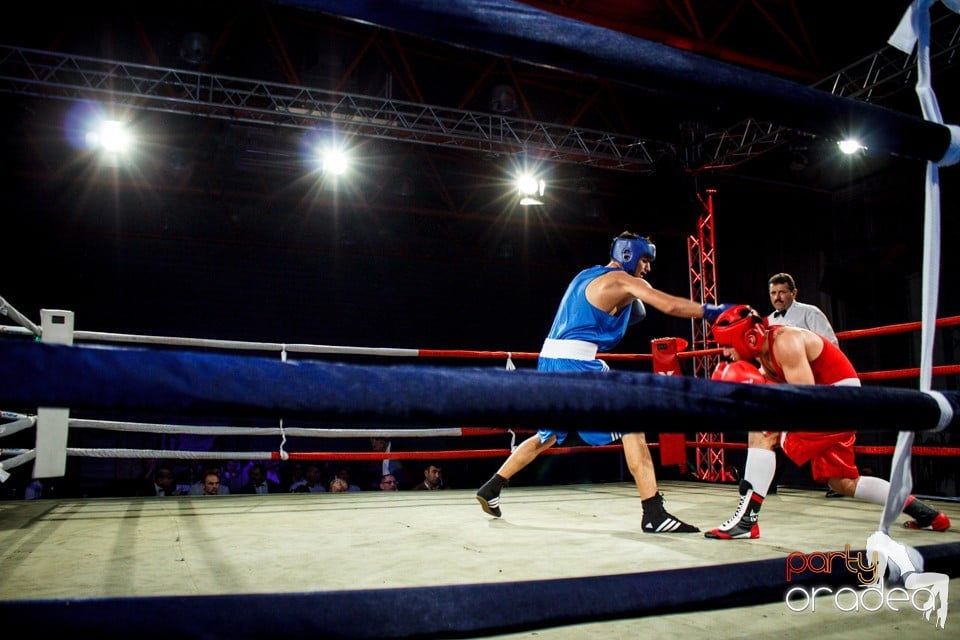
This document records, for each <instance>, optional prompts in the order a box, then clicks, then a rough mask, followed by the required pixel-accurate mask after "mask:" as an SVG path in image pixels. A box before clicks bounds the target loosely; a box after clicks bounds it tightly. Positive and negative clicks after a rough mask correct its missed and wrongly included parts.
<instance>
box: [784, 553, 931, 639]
mask: <svg viewBox="0 0 960 640" xmlns="http://www.w3.org/2000/svg"><path fill="white" fill-rule="evenodd" d="M893 544H894V545H897V543H893ZM898 546H899V547H903V545H898ZM896 551H897V550H894V556H893V557H891V555H888V554H887V553H885V552H884V550H883V549H880V550H878V549H876V548H874V549H871V545H869V544H868V546H867V550H866V551H851V549H850V545H849V544H848V545H846V546H845V547H844V550H843V551H816V552H813V553H801V552H798V551H795V552H793V553H791V554H790V555H788V556H787V561H786V573H787V582H788V583H790V582H791V581H793V580H794V578H796V577H798V576H801V575H804V576H806V575H818V574H820V575H831V576H833V575H837V574H841V575H842V573H843V572H846V573H848V574H849V575H850V576H851V578H854V579H855V580H856V586H855V587H853V586H841V587H834V586H826V585H823V586H806V585H804V586H800V585H798V586H793V587H790V588H789V589H788V590H787V592H786V595H785V597H784V602H785V603H786V605H787V607H788V608H789V609H790V610H791V611H793V612H796V613H802V612H809V613H814V612H815V611H816V610H817V608H818V607H820V608H821V609H822V608H823V607H835V608H836V609H837V610H839V611H843V612H851V613H856V612H860V611H865V612H868V613H869V612H876V611H880V610H882V609H888V610H890V611H898V612H899V611H903V610H908V611H909V610H913V611H916V612H918V613H920V614H921V615H922V616H923V618H924V619H925V620H926V621H928V622H932V623H933V624H934V625H935V626H936V627H937V628H939V629H943V628H945V627H946V623H947V608H948V600H949V598H948V588H949V583H950V576H948V575H945V574H942V573H931V572H923V571H917V570H916V568H917V566H918V565H919V566H920V567H921V568H922V559H921V558H919V554H916V555H915V556H914V557H913V558H910V559H907V560H905V561H904V558H901V557H897V555H896ZM897 560H901V562H900V563H897ZM917 560H919V562H917ZM904 565H906V566H904ZM903 569H906V570H903ZM888 574H889V577H890V579H889V580H886V579H885V576H887V575H888ZM934 611H936V617H935V618H934V619H933V620H932V621H931V615H932V614H933V612H934Z"/></svg>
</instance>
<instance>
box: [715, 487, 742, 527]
mask: <svg viewBox="0 0 960 640" xmlns="http://www.w3.org/2000/svg"><path fill="white" fill-rule="evenodd" d="M746 499H747V495H742V496H740V504H738V505H737V510H736V511H734V512H733V515H732V516H730V518H728V519H727V521H726V522H724V523H723V524H722V525H720V528H721V529H723V530H727V529H729V528H730V527H732V526H733V525H735V524H737V523H738V522H740V519H741V518H743V514H742V513H740V511H741V510H742V509H743V501H744V500H746Z"/></svg>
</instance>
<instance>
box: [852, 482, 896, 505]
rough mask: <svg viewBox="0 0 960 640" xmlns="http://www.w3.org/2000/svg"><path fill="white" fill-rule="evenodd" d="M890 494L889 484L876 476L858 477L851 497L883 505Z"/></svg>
mask: <svg viewBox="0 0 960 640" xmlns="http://www.w3.org/2000/svg"><path fill="white" fill-rule="evenodd" d="M888 493H890V483H889V482H887V481H886V480H884V479H883V478H878V477H876V476H860V477H859V478H858V479H857V488H856V490H855V491H854V492H853V497H854V498H856V499H857V500H865V501H867V502H872V503H873V504H884V503H885V502H886V501H887V494H888Z"/></svg>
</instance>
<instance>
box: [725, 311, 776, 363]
mask: <svg viewBox="0 0 960 640" xmlns="http://www.w3.org/2000/svg"><path fill="white" fill-rule="evenodd" d="M766 329H767V320H766V318H763V317H761V316H760V314H759V313H757V312H756V311H754V310H753V308H752V307H750V306H749V305H745V304H738V305H734V306H732V307H730V308H729V309H727V310H726V311H724V312H723V313H721V314H720V315H719V316H718V317H717V321H716V322H714V323H713V328H712V332H713V339H714V340H716V341H717V344H718V345H720V346H721V347H733V349H734V350H735V351H736V352H737V354H738V355H739V356H740V357H741V358H743V359H744V360H754V359H756V357H757V355H758V354H759V353H760V348H761V347H762V346H763V340H764V338H765V337H766Z"/></svg>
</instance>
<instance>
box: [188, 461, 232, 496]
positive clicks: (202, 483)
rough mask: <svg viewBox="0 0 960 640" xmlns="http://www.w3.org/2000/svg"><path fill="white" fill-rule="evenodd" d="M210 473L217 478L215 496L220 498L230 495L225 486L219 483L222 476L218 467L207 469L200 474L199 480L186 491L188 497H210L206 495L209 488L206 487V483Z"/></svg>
mask: <svg viewBox="0 0 960 640" xmlns="http://www.w3.org/2000/svg"><path fill="white" fill-rule="evenodd" d="M211 473H212V474H214V475H216V476H217V495H221V496H226V495H230V489H228V488H227V486H226V485H225V484H223V483H222V482H220V476H221V475H222V472H221V471H220V467H208V468H206V469H204V470H203V472H202V473H201V474H200V479H199V480H197V481H196V482H194V483H193V484H192V485H190V490H189V491H188V493H189V495H191V496H203V495H210V494H209V493H208V490H209V487H208V486H207V481H208V479H209V475H210V474H211Z"/></svg>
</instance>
